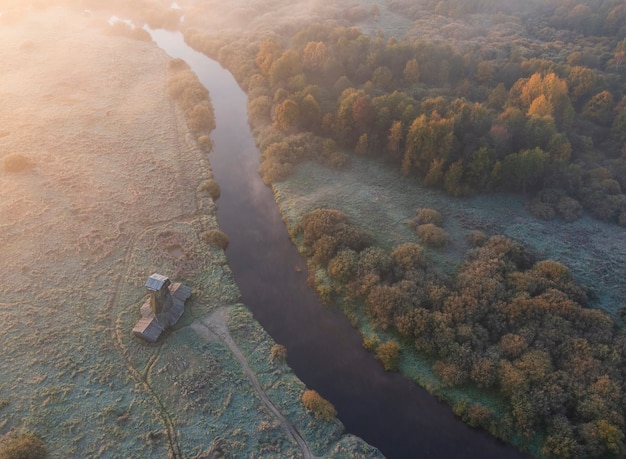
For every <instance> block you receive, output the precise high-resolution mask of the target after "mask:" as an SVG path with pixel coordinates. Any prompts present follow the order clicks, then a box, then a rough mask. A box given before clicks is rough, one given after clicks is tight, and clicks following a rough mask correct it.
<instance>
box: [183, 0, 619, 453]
mask: <svg viewBox="0 0 626 459" xmlns="http://www.w3.org/2000/svg"><path fill="white" fill-rule="evenodd" d="M278 3H280V2H278ZM381 8H382V7H379V6H378V4H376V3H375V2H370V3H366V2H363V3H361V4H355V5H353V6H352V7H351V8H347V9H343V10H341V11H340V10H324V14H326V15H325V16H324V15H323V14H322V13H320V14H319V15H318V16H315V15H313V16H312V19H309V20H308V21H307V20H304V19H299V16H298V19H297V20H294V21H292V22H291V23H289V24H286V23H282V22H280V21H278V22H277V23H276V24H275V25H274V26H273V27H272V26H269V25H268V24H267V23H263V25H262V26H261V25H259V24H257V23H256V22H254V18H253V15H249V16H247V15H246V14H245V12H244V11H242V12H241V14H240V15H239V16H238V21H239V25H238V26H237V27H235V26H233V29H232V30H233V31H232V34H231V35H228V34H227V36H226V37H225V36H224V35H220V36H218V35H216V34H212V33H211V32H210V31H209V30H207V29H206V28H203V27H202V26H201V24H202V21H203V16H202V9H201V8H200V7H199V6H198V9H197V11H196V12H197V13H198V15H197V16H196V15H194V19H193V22H192V23H191V24H188V26H187V27H186V28H185V30H184V32H185V39H186V41H187V42H188V43H189V44H190V45H191V46H193V47H194V48H195V49H198V50H200V51H202V52H204V53H205V54H207V55H209V56H212V57H214V58H216V59H217V60H218V61H219V62H220V63H222V65H225V66H226V67H227V68H229V69H230V70H231V71H232V72H233V74H234V75H235V76H236V77H237V79H238V81H239V82H240V84H241V86H242V87H243V88H244V89H245V90H246V91H247V93H248V100H249V105H248V112H249V122H250V125H251V127H252V129H253V131H254V134H255V137H256V139H257V144H258V146H259V149H260V151H261V159H262V164H261V168H260V173H261V175H262V177H263V179H264V181H265V182H266V183H267V184H272V183H275V182H278V181H281V180H284V179H285V178H287V177H289V175H290V174H291V173H292V172H293V171H294V170H295V168H296V166H297V165H298V164H300V163H302V162H304V161H318V162H320V163H322V164H324V165H327V166H329V167H333V168H339V169H341V168H344V167H349V163H350V160H351V157H352V156H353V155H363V156H370V157H374V158H378V159H379V160H381V161H383V162H385V163H389V164H392V165H394V167H396V168H397V170H398V173H399V174H401V175H403V176H415V177H417V178H419V180H420V183H421V184H422V185H423V186H426V187H432V188H435V189H439V190H442V191H443V192H445V193H447V194H449V195H452V196H458V197H463V196H471V195H475V194H485V193H514V194H521V195H523V196H525V197H526V199H527V210H528V211H529V212H530V213H531V214H532V215H534V216H535V217H537V218H541V219H553V218H556V219H562V220H565V221H572V220H575V219H577V218H579V217H580V216H581V215H582V214H583V213H585V212H586V213H588V214H590V215H592V216H593V217H594V218H597V219H600V220H603V221H607V222H611V223H612V224H615V225H622V226H626V196H625V195H624V190H626V94H625V93H624V87H625V83H626V4H625V3H624V2H622V1H616V0H605V1H586V2H575V1H569V0H552V1H531V2H524V3H523V4H522V3H520V2H515V1H506V0H492V1H489V0H485V1H483V0H481V1H458V0H456V1H455V0H449V1H446V0H444V1H436V2H435V1H429V0H422V1H409V0H392V1H390V2H389V4H388V10H389V11H390V12H392V13H393V14H395V15H398V16H400V17H402V18H404V19H406V21H408V22H407V23H408V24H409V26H408V27H406V30H407V32H406V34H405V36H394V35H393V33H392V32H389V31H388V30H383V29H384V27H383V24H381V23H380V21H381V17H382V15H383V11H381ZM389 11H388V12H386V13H385V14H390V13H389ZM259 15H262V14H261V13H259ZM320 16H323V17H322V18H320ZM368 24H379V25H380V27H376V26H375V25H374V26H372V27H369V30H367V29H368V27H367V25H368ZM246 27H248V28H249V30H247V29H246ZM243 30H247V31H245V32H244V31H243ZM417 191H418V190H416V192H417ZM443 218H444V217H443V216H442V215H441V214H439V212H437V211H436V210H433V209H420V210H419V211H418V212H417V213H416V215H415V217H414V218H413V220H412V222H411V224H412V225H413V227H414V229H415V233H416V235H417V236H418V239H419V241H420V244H421V245H420V244H417V243H405V244H401V245H399V246H397V247H395V248H393V249H392V250H386V249H383V248H381V247H377V246H376V245H375V244H374V243H373V241H372V238H371V235H369V234H368V233H366V232H364V231H363V230H362V229H360V228H357V227H355V226H354V225H352V224H351V223H350V221H349V219H348V217H347V216H346V215H344V214H342V213H341V212H339V211H337V210H333V209H318V210H315V211H313V212H310V213H308V214H307V215H305V216H304V218H303V219H302V221H301V223H300V226H299V227H298V231H297V234H295V235H294V237H295V240H296V241H297V242H298V243H300V244H301V245H302V247H303V250H304V252H305V254H306V255H307V257H308V258H309V260H310V262H311V264H312V266H313V267H314V271H313V274H312V275H311V282H312V284H314V285H315V287H316V289H317V290H318V293H319V294H320V296H321V297H322V298H323V299H325V300H326V301H328V302H332V303H337V304H341V305H342V307H343V308H344V309H345V312H346V314H348V315H349V316H350V315H352V316H353V317H366V320H367V321H369V322H371V323H372V324H374V326H375V327H376V328H378V329H379V330H384V331H387V332H389V333H391V336H394V338H393V339H390V340H387V341H380V340H376V339H374V340H371V339H365V342H364V345H365V346H366V347H367V348H368V349H370V350H372V351H373V352H375V354H376V356H377V358H378V359H379V360H380V361H381V363H382V364H383V365H384V367H385V368H386V369H388V370H390V371H393V370H398V369H399V362H400V356H401V354H402V353H403V352H412V351H411V349H412V350H413V351H416V352H417V353H418V354H419V355H421V356H423V357H425V358H427V359H428V360H429V361H430V362H431V364H432V368H433V370H434V372H435V374H436V375H437V376H438V377H439V378H440V379H441V380H442V381H443V383H444V385H446V386H449V387H459V388H461V389H462V390H465V391H466V392H467V393H468V394H471V393H479V394H496V400H497V401H496V403H492V404H486V403H482V402H481V397H480V396H479V397H475V398H472V396H469V397H467V398H464V399H462V400H460V401H457V402H456V403H455V404H454V406H453V408H454V411H455V413H456V414H457V415H458V416H460V417H461V418H463V419H464V420H465V421H466V422H467V423H469V424H470V425H472V426H475V427H481V428H484V429H486V430H488V431H490V432H491V433H493V434H494V435H496V436H498V437H499V438H502V439H505V440H508V441H513V442H514V443H516V444H518V445H522V448H525V449H527V450H529V451H531V452H532V453H533V454H534V455H537V456H542V457H555V458H575V457H623V456H624V454H626V445H625V442H624V441H625V439H624V431H625V428H626V424H625V419H624V415H625V408H626V404H625V402H624V400H625V399H624V391H623V387H624V381H625V379H624V377H625V374H624V370H623V369H624V367H625V365H624V364H625V363H626V362H625V359H626V335H625V334H624V331H623V328H622V324H621V320H620V319H619V318H612V317H610V316H609V315H607V314H606V313H604V312H603V311H601V310H597V309H591V308H589V307H588V306H589V305H588V296H587V292H586V290H585V288H584V287H583V286H581V285H578V284H577V283H576V282H575V280H574V279H573V276H572V274H571V273H570V271H569V269H568V268H567V267H566V266H564V265H563V264H561V263H559V262H556V261H553V260H542V259H538V258H537V257H536V256H535V255H534V254H533V253H532V252H531V251H530V250H528V249H527V248H525V247H523V246H522V245H520V244H519V243H517V242H515V241H513V240H511V239H509V238H506V237H504V236H499V235H487V234H485V233H483V232H480V231H474V232H472V233H471V234H470V235H469V236H468V240H469V243H470V245H471V247H472V248H471V250H469V251H468V252H467V253H466V255H465V257H464V259H463V260H460V261H459V264H458V267H457V269H456V270H455V272H453V273H449V272H444V270H441V269H439V267H438V266H437V264H436V262H435V261H434V260H433V259H432V258H430V257H429V255H428V253H427V252H428V251H427V250H425V249H424V247H429V248H434V249H435V250H436V249H437V248H438V247H445V245H446V244H447V234H446V232H445V230H444V229H443V228H441V224H442V221H443ZM316 270H317V271H316ZM622 311H624V309H622ZM483 399H484V398H483Z"/></svg>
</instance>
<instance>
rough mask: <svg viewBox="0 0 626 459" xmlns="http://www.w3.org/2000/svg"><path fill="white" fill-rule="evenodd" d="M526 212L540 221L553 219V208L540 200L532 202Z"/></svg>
mask: <svg viewBox="0 0 626 459" xmlns="http://www.w3.org/2000/svg"><path fill="white" fill-rule="evenodd" d="M527 208H528V212H530V214H531V215H532V216H533V217H535V218H539V219H541V220H552V219H553V218H554V208H553V207H552V204H550V203H547V202H543V201H540V200H537V199H535V200H532V201H531V202H530V203H529V204H528V206H527Z"/></svg>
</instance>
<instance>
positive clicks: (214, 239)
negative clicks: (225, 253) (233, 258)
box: [200, 229, 229, 250]
mask: <svg viewBox="0 0 626 459" xmlns="http://www.w3.org/2000/svg"><path fill="white" fill-rule="evenodd" d="M200 239H202V240H203V241H204V242H206V243H207V244H209V245H210V246H211V247H215V248H217V249H222V250H226V247H228V242H229V241H228V236H226V234H225V233H224V232H222V231H220V230H217V229H215V230H209V231H205V232H204V233H202V234H201V235H200Z"/></svg>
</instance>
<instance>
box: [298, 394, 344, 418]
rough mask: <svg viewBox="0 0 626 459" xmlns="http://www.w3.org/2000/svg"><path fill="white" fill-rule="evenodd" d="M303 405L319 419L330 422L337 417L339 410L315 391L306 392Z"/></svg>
mask: <svg viewBox="0 0 626 459" xmlns="http://www.w3.org/2000/svg"><path fill="white" fill-rule="evenodd" d="M302 404H303V405H304V407H305V408H306V409H307V410H309V411H311V412H312V413H313V414H314V415H315V417H316V418H318V419H322V420H324V421H327V422H330V421H332V420H333V419H335V416H337V410H336V409H335V407H334V406H333V404H332V403H330V402H329V401H328V400H326V399H325V398H323V397H322V396H321V395H320V394H318V393H317V392H316V391H314V390H311V389H307V390H305V391H304V393H303V394H302Z"/></svg>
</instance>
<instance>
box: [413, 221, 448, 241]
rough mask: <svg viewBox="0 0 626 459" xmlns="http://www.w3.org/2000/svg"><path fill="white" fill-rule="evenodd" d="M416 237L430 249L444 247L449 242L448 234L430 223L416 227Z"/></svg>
mask: <svg viewBox="0 0 626 459" xmlns="http://www.w3.org/2000/svg"><path fill="white" fill-rule="evenodd" d="M417 236H418V237H419V238H420V241H422V243H424V244H426V245H428V246H430V247H445V246H446V245H447V244H448V240H449V237H448V233H446V231H445V230H444V229H442V228H439V227H438V226H435V225H434V224H432V223H427V224H426V225H420V226H418V227H417Z"/></svg>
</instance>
